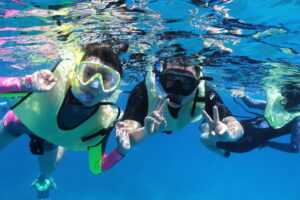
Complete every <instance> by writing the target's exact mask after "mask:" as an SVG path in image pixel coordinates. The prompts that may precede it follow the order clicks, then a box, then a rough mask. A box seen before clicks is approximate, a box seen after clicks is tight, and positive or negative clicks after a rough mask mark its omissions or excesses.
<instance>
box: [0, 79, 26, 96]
mask: <svg viewBox="0 0 300 200" xmlns="http://www.w3.org/2000/svg"><path fill="white" fill-rule="evenodd" d="M21 78H22V77H0V93H8V92H23V90H22V87H21V83H20V79H21Z"/></svg>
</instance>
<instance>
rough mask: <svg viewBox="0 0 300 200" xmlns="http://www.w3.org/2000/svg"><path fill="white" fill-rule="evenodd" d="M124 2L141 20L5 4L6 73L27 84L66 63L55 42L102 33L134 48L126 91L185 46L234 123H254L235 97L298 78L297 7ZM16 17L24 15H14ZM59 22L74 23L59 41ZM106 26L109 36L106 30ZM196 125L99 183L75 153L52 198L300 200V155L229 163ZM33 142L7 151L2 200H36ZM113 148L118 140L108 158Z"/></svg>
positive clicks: (257, 94)
mask: <svg viewBox="0 0 300 200" xmlns="http://www.w3.org/2000/svg"><path fill="white" fill-rule="evenodd" d="M108 2H114V1H107V4H108ZM125 3H126V6H127V7H128V8H132V9H133V8H134V9H136V10H140V11H143V12H138V11H132V12H128V13H127V12H125V11H124V10H121V11H118V12H117V13H114V14H115V15H114V17H116V16H117V17H116V18H109V17H108V18H105V19H104V18H103V16H104V15H105V14H107V13H106V12H108V11H107V10H109V12H110V13H111V12H113V11H114V9H117V8H118V7H119V5H114V6H112V7H108V6H107V7H108V8H105V9H104V8H103V5H101V6H99V5H97V6H94V9H96V10H97V12H96V14H93V13H92V12H90V11H88V12H87V11H85V9H87V8H86V7H88V8H89V9H90V8H91V7H92V8H93V6H87V5H90V4H91V2H74V3H73V4H72V3H70V2H69V3H68V4H65V3H64V2H63V1H59V0H56V1H51V2H50V1H49V2H47V1H42V2H40V1H38V0H35V1H27V0H26V1H25V0H24V1H10V0H4V1H2V2H0V15H1V16H2V17H0V66H1V68H2V70H1V71H0V75H1V76H21V75H26V74H29V73H31V72H33V71H35V70H37V69H41V68H51V67H52V66H53V64H54V63H55V62H56V61H57V60H58V59H59V56H58V55H57V54H56V52H57V51H56V50H55V46H54V44H56V42H62V43H64V42H74V41H76V42H79V43H82V44H84V43H86V42H88V41H97V40H98V39H99V37H100V36H101V37H106V35H102V33H103V32H105V33H107V34H111V35H114V37H118V38H121V39H122V40H125V41H127V42H129V43H130V44H131V48H130V54H128V55H126V56H124V62H125V66H126V69H125V79H124V81H123V83H122V86H121V88H124V89H126V90H130V89H132V88H133V87H134V86H135V84H137V83H138V82H139V81H140V80H142V78H143V75H144V73H145V66H146V65H147V64H149V63H148V61H147V58H148V56H147V55H150V54H155V53H156V52H157V51H159V50H161V49H163V50H167V49H170V48H173V49H174V51H175V50H176V48H178V47H181V48H183V49H186V50H187V53H190V54H193V53H195V52H199V51H200V52H201V55H202V56H204V57H205V58H203V66H204V72H205V73H206V74H207V75H209V76H212V77H214V81H213V82H212V83H211V84H212V85H213V86H215V88H216V90H217V91H218V93H219V94H220V95H221V96H222V98H223V100H224V101H225V104H226V105H227V106H228V107H229V108H230V109H231V111H232V112H233V113H234V114H236V115H244V116H249V114H248V113H246V112H245V111H244V110H243V109H241V107H240V106H239V105H237V104H236V103H235V102H233V101H232V97H231V96H230V90H231V89H235V88H244V89H245V90H246V91H248V92H249V95H250V96H251V97H254V98H259V99H263V98H264V91H263V85H264V84H270V83H269V82H268V81H269V80H271V82H276V81H278V82H280V81H282V80H289V79H291V80H296V81H297V80H298V82H299V80H300V79H299V64H298V63H299V51H300V49H299V41H300V40H299V39H300V36H299V28H300V20H299V16H298V13H297V11H298V10H299V8H300V3H299V1H296V0H294V1H293V0H278V1H262V0H252V1H247V0H237V1H226V0H224V1H196V0H194V1H187V0H166V1H157V0H156V1H155V0H153V1H134V0H132V1H126V2H125ZM49 5H50V6H49ZM53 5H56V7H54V6H53ZM57 5H60V7H62V8H68V9H69V10H71V11H70V12H69V14H68V15H67V16H64V15H62V14H61V13H54V14H53V15H49V13H47V14H45V13H44V12H42V10H43V11H45V10H52V11H53V10H54V11H57V9H58V8H57V7H58V6H57ZM95 5H96V4H95ZM76 6H77V7H76ZM73 7H74V8H73ZM78 7H79V8H82V9H81V10H79V9H78ZM104 7H105V6H104ZM75 8H76V9H75ZM8 9H9V10H8ZM13 10H17V11H20V12H18V13H17V14H12V13H14V12H15V11H13ZM8 11H9V12H8ZM124 12H125V13H124ZM7 13H10V14H7ZM121 14H124V15H125V16H120V15H121ZM57 15H58V16H57ZM60 15H61V16H60ZM128 15H129V16H130V17H129V18H128ZM54 16H56V17H54ZM79 16H81V17H79ZM58 19H59V20H60V21H61V22H62V23H73V24H72V26H73V27H72V28H71V29H69V30H68V32H67V33H68V34H66V33H60V32H55V33H53V31H52V29H53V28H55V26H58V22H57V20H58ZM99 20H100V21H99ZM103 21H105V23H106V25H105V26H106V28H105V29H103V28H102V29H101V27H102V26H104V25H103V23H102V22H103ZM100 24H101V25H100ZM107 24H108V25H107ZM66 35H68V36H66ZM63 38H66V39H63ZM177 50H178V49H177ZM168 53H170V52H166V54H168ZM171 53H172V52H171ZM132 55H134V56H132ZM278 63H279V64H278ZM150 64H151V63H150ZM276 64H277V65H276ZM278 66H279V67H278ZM278 68H279V69H278ZM274 70H275V71H276V74H275V75H274V72H273V71H274ZM278 71H279V72H278ZM278 74H279V75H280V76H279V77H278ZM274 77H275V78H276V79H275V81H274ZM121 97H122V98H119V100H118V102H117V104H118V105H120V107H121V108H123V109H124V108H125V105H126V101H124V99H126V98H127V97H128V94H127V93H124V94H121ZM198 125H199V123H195V124H190V125H189V126H187V127H186V128H185V129H183V130H182V131H178V132H174V133H173V134H171V135H165V134H157V135H155V136H153V137H152V138H150V139H149V140H147V141H145V142H144V143H142V144H140V145H139V146H136V147H132V150H131V151H130V152H129V154H128V155H127V156H126V157H125V158H124V159H123V160H122V161H121V162H120V163H119V164H118V165H116V166H115V167H113V168H112V169H111V170H109V171H107V172H105V173H103V174H102V175H99V176H95V175H93V174H91V173H90V172H89V169H88V159H87V153H86V152H74V151H70V150H69V151H68V152H67V153H66V155H65V156H64V158H63V160H62V162H61V163H60V165H59V166H58V168H57V170H56V171H55V172H54V173H53V174H52V177H53V178H54V179H55V182H56V183H57V185H58V189H57V190H54V191H51V198H52V199H53V200H60V199H65V200H69V199H72V200H77V199H78V200H79V199H84V200H94V199H108V200H123V199H124V200H125V199H126V200H127V199H130V200H135V199H145V200H169V199H172V200H173V199H176V200H177V199H178V200H181V199H186V200H199V199H207V200H216V199H222V200H226V199H230V200H236V199H245V200H248V199H249V200H250V199H251V200H252V199H257V200H268V199H272V200H277V199H278V200H279V199H280V200H281V199H288V200H299V199H300V193H299V189H298V184H297V183H298V180H299V178H300V174H299V173H298V172H299V170H298V168H299V167H298V164H299V161H300V157H299V155H298V154H288V153H284V152H279V151H276V150H274V149H267V148H264V149H262V150H254V151H251V152H248V153H244V154H232V155H231V157H230V158H223V157H220V156H219V155H216V154H214V153H211V152H210V151H208V150H207V149H206V148H205V147H203V146H202V145H201V144H200V142H199V135H200V132H199V131H198ZM276 140H277V141H283V142H289V140H290V138H289V136H288V135H287V136H284V137H282V138H277V139H276ZM28 142H29V140H28V137H27V136H21V137H20V138H19V139H17V140H16V141H14V142H13V143H12V144H10V145H8V146H7V147H6V148H5V149H3V150H1V151H0V155H1V158H2V159H1V162H0V163H1V164H0V200H2V199H3V200H5V199H16V200H17V199H20V200H27V199H28V200H29V199H35V195H36V194H35V191H34V190H33V189H32V188H31V187H30V184H31V182H32V181H33V180H34V179H35V178H36V176H37V175H38V165H37V159H36V157H35V156H33V155H32V154H30V152H29V143H28ZM114 146H115V139H114V132H113V133H112V135H111V137H110V140H109V144H108V151H110V150H112V149H113V148H114Z"/></svg>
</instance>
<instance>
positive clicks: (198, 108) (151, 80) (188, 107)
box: [146, 71, 205, 131]
mask: <svg viewBox="0 0 300 200" xmlns="http://www.w3.org/2000/svg"><path fill="white" fill-rule="evenodd" d="M201 75H202V74H201ZM155 78H156V77H155V74H154V72H152V71H148V73H147V75H146V85H147V87H146V88H147V94H148V113H151V112H152V111H153V110H155V109H156V108H153V105H154V103H155V102H157V101H159V98H158V95H159V93H158V92H157V90H158V88H156V84H155ZM196 90H197V92H196V93H195V95H194V98H191V99H190V100H189V101H188V102H187V103H186V104H184V105H183V106H182V107H181V108H180V110H179V113H178V118H177V119H175V118H173V117H172V115H171V114H170V112H169V110H168V109H165V112H164V113H163V116H164V118H165V119H166V121H167V127H166V128H165V129H164V130H163V131H177V130H181V129H182V128H183V127H184V126H186V125H187V124H189V123H193V122H197V121H199V120H200V119H201V118H202V111H203V110H204V109H205V102H204V97H205V81H201V82H200V84H199V86H198V88H197V89H196ZM199 98H200V99H203V100H202V101H199V100H198V99H199Z"/></svg>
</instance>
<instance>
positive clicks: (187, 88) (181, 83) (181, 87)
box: [161, 73, 198, 96]
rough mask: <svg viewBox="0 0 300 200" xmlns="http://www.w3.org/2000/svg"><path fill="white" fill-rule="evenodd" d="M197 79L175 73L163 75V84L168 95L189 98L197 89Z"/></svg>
mask: <svg viewBox="0 0 300 200" xmlns="http://www.w3.org/2000/svg"><path fill="white" fill-rule="evenodd" d="M197 83H198V81H197V80H196V79H195V78H192V77H190V76H185V75H177V74H174V73H166V74H163V75H161V84H162V87H163V88H164V90H165V91H166V92H167V93H172V94H177V95H184V96H188V95H189V94H191V93H192V92H193V91H194V90H195V88H196V87H197Z"/></svg>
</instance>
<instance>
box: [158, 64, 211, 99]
mask: <svg viewBox="0 0 300 200" xmlns="http://www.w3.org/2000/svg"><path fill="white" fill-rule="evenodd" d="M196 67H197V66H196ZM200 70H201V69H200ZM153 72H154V73H155V75H156V78H155V85H156V89H157V92H159V91H163V92H164V94H165V95H164V96H165V97H167V98H169V99H170V102H173V103H175V104H177V105H182V104H184V102H186V101H188V100H189V99H190V98H192V96H193V95H194V91H196V89H197V88H198V86H199V84H200V82H201V80H208V81H211V80H213V79H212V78H210V77H205V76H201V74H202V73H201V72H200V73H199V77H197V75H196V74H194V73H192V72H191V71H188V70H185V69H181V68H169V69H166V70H165V71H163V70H162V67H161V64H160V62H159V61H157V62H156V63H155V65H154V70H153Z"/></svg>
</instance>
